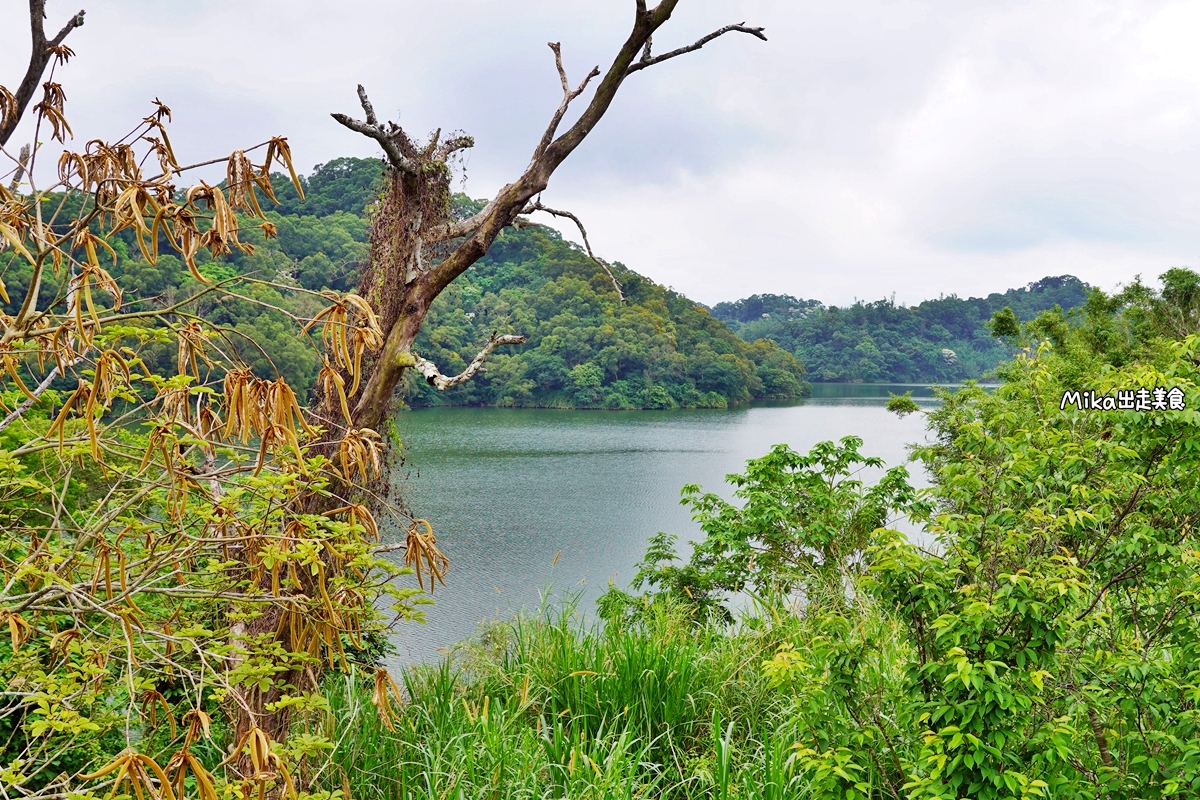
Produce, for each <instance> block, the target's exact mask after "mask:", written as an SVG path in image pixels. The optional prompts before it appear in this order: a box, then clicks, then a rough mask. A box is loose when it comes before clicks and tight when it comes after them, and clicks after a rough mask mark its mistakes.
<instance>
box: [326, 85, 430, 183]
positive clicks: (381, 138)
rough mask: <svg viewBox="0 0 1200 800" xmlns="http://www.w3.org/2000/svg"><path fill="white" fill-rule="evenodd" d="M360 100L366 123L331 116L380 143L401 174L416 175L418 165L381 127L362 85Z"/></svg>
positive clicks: (337, 115)
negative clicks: (365, 115) (401, 150)
mask: <svg viewBox="0 0 1200 800" xmlns="http://www.w3.org/2000/svg"><path fill="white" fill-rule="evenodd" d="M358 98H359V100H360V101H361V102H362V104H363V110H364V111H365V112H366V114H367V121H366V122H359V121H358V120H356V119H354V118H353V117H348V116H346V115H345V114H330V115H329V116H331V117H333V118H334V119H336V120H337V121H338V122H340V123H341V124H343V125H345V126H346V127H347V128H349V129H350V130H352V131H357V132H358V133H361V134H362V135H363V136H369V137H370V138H372V139H374V140H375V141H377V142H379V144H380V146H381V147H383V152H384V153H386V154H387V158H388V163H390V164H391V165H392V166H393V167H395V168H396V169H398V170H400V171H401V172H407V173H409V174H410V175H412V174H415V173H416V171H417V167H416V165H415V164H413V162H412V161H411V160H410V159H409V158H407V157H406V156H405V155H404V154H403V153H401V152H400V148H399V147H397V146H396V142H395V141H394V140H393V139H392V137H391V136H389V135H388V132H387V131H385V130H384V129H383V128H382V127H381V126H380V125H379V121H378V119H376V117H375V109H374V107H373V106H372V105H371V101H370V100H368V99H367V91H366V89H364V88H363V87H362V84H359V86H358Z"/></svg>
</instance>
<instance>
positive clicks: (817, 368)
mask: <svg viewBox="0 0 1200 800" xmlns="http://www.w3.org/2000/svg"><path fill="white" fill-rule="evenodd" d="M1088 291H1089V287H1088V285H1087V284H1086V283H1084V282H1083V281H1081V280H1079V279H1078V278H1075V277H1073V276H1071V275H1062V276H1059V277H1053V278H1050V277H1048V278H1043V279H1041V280H1040V281H1036V282H1034V283H1031V284H1029V285H1028V286H1025V287H1024V288H1021V289H1009V290H1008V291H1007V292H1004V293H1003V294H1001V293H999V292H996V293H993V294H990V295H988V296H987V297H971V298H968V299H962V298H959V297H956V296H954V295H951V296H949V297H943V298H940V299H938V300H926V301H925V302H923V303H921V304H920V305H916V306H912V307H906V306H898V305H896V304H895V302H894V301H892V300H879V301H877V302H874V303H864V302H862V301H861V300H860V301H859V302H857V303H855V304H854V305H852V306H849V307H846V308H839V307H838V306H825V305H822V304H821V303H820V302H818V301H816V300H798V299H797V298H795V297H791V296H789V295H777V294H762V295H754V296H753V297H748V298H746V299H744V300H738V301H736V302H732V303H718V304H717V305H716V306H714V307H713V309H712V313H713V316H714V317H716V318H718V319H720V320H723V321H724V322H726V323H727V324H729V325H730V327H732V328H733V329H734V330H735V331H737V333H738V335H739V336H741V337H742V338H744V339H745V340H746V341H749V342H754V341H761V340H763V339H767V340H770V341H773V342H776V343H778V344H779V345H780V346H781V347H783V348H784V349H786V350H787V351H788V352H791V353H794V354H795V356H796V358H798V359H799V360H800V361H802V362H803V363H804V365H805V366H806V367H807V369H808V375H809V378H810V379H811V380H816V381H868V382H870V381H883V382H897V383H925V382H929V383H953V382H957V381H961V380H963V379H966V378H981V377H983V376H984V375H985V374H987V373H988V372H990V371H991V370H993V369H995V368H996V366H997V365H998V364H999V363H1000V362H1001V361H1003V360H1005V359H1007V358H1009V357H1010V355H1011V354H1010V353H1009V351H1008V350H1007V349H1006V348H1005V346H1004V345H1003V344H1002V343H1001V342H999V341H997V340H996V339H995V338H993V337H992V336H991V334H990V332H989V331H988V329H987V327H986V325H985V323H987V321H988V320H990V319H991V317H992V314H994V313H995V312H997V311H1000V310H1001V309H1003V308H1004V307H1006V306H1007V307H1009V308H1011V309H1012V310H1013V311H1014V312H1015V313H1016V315H1017V317H1018V318H1019V319H1020V320H1022V321H1027V320H1030V319H1033V318H1034V317H1035V316H1037V315H1038V314H1039V313H1040V312H1042V311H1046V310H1048V309H1050V308H1053V307H1054V306H1055V305H1058V306H1061V307H1062V308H1063V309H1072V308H1075V307H1077V306H1080V305H1082V304H1083V303H1084V301H1085V300H1086V299H1087V295H1088Z"/></svg>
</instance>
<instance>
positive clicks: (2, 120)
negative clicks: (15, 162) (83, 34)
mask: <svg viewBox="0 0 1200 800" xmlns="http://www.w3.org/2000/svg"><path fill="white" fill-rule="evenodd" d="M83 13H84V12H82V11H80V12H79V13H78V14H76V15H75V16H73V17H71V19H70V20H68V22H67V24H66V25H64V26H63V27H62V29H61V30H59V32H58V33H57V34H55V36H54V38H53V39H47V38H46V28H45V21H46V0H29V28H30V33H31V34H32V38H33V49H32V50H31V51H30V53H29V67H28V69H26V70H25V77H24V78H23V79H22V80H21V85H20V86H18V87H17V93H16V94H15V95H9V96H7V97H6V96H3V95H0V147H3V146H4V145H6V144H8V140H9V138H10V137H11V136H12V135H13V131H15V130H16V129H17V123H18V122H20V120H21V117H22V116H23V115H24V113H25V108H26V107H27V106H28V105H29V101H30V100H32V99H33V93H34V92H35V91H37V88H38V83H39V82H41V80H42V74H43V73H44V72H45V71H46V66H47V65H48V64H49V63H50V59H51V58H52V57H53V56H54V48H56V47H59V46H61V45H62V43H63V42H64V41H65V40H66V38H67V34H69V33H70V32H71V31H73V30H75V29H76V28H78V27H80V26H81V25H83Z"/></svg>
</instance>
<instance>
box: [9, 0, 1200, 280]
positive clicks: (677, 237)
mask: <svg viewBox="0 0 1200 800" xmlns="http://www.w3.org/2000/svg"><path fill="white" fill-rule="evenodd" d="M80 2H83V3H84V4H85V5H84V7H85V8H86V10H87V17H86V19H87V23H86V25H85V26H84V27H83V28H81V29H79V30H77V31H75V32H73V33H72V34H71V36H70V39H69V44H70V45H71V47H72V48H73V49H74V50H75V52H76V54H77V58H76V59H73V60H72V61H71V63H70V64H69V65H68V66H67V67H66V68H64V69H62V70H61V71H60V72H59V74H58V76H57V80H59V81H60V82H61V83H62V84H63V85H64V87H65V89H66V92H67V99H68V104H67V116H68V119H69V120H70V122H71V125H72V127H73V128H74V130H75V134H76V136H77V139H76V143H77V145H78V146H82V144H83V143H84V142H86V141H87V140H88V139H91V138H94V137H100V138H110V137H112V138H116V137H119V136H120V135H122V134H123V133H125V132H126V131H127V130H128V129H129V128H130V127H131V126H132V123H133V122H135V121H136V120H137V119H140V118H141V117H142V116H144V115H145V114H146V113H148V110H149V107H150V101H151V100H153V98H155V97H159V98H161V99H162V100H163V101H164V102H166V103H167V104H168V105H169V106H170V107H171V108H172V110H173V111H174V123H173V125H172V127H171V131H172V140H173V142H174V144H175V147H176V151H177V152H178V153H179V154H180V158H181V159H187V160H189V161H198V160H202V159H204V158H210V157H216V156H220V155H224V154H226V153H228V152H229V151H230V150H232V149H234V148H237V147H246V146H249V145H251V144H256V143H258V142H260V141H262V140H264V139H266V138H268V137H269V136H271V135H285V136H287V137H288V139H289V140H290V142H291V144H292V148H293V152H294V153H295V155H296V158H297V161H298V166H299V167H301V168H302V169H303V170H304V171H308V170H309V169H310V168H311V167H312V166H313V165H315V164H318V163H321V162H324V161H328V160H329V159H332V158H336V157H338V156H342V155H356V156H370V155H374V154H375V153H376V150H375V148H374V147H373V146H372V145H373V143H372V142H370V141H368V140H366V139H364V138H362V137H360V136H358V135H356V134H353V133H351V132H349V131H347V130H345V129H343V128H341V126H339V125H338V124H337V123H335V122H334V121H333V120H331V119H330V118H329V112H331V111H343V112H348V113H352V114H355V113H357V114H358V115H361V111H360V110H359V108H358V106H357V100H356V97H355V93H354V87H355V85H356V84H357V83H359V82H361V83H363V84H365V85H366V87H367V89H368V91H369V92H370V94H371V97H372V100H373V101H374V103H375V106H376V108H377V109H378V110H379V112H380V113H381V115H382V114H384V113H385V112H386V113H387V115H388V116H390V117H392V118H396V117H397V116H398V118H399V121H400V122H401V123H402V124H403V125H404V126H405V127H406V129H408V130H409V131H410V132H412V133H414V134H419V135H421V136H424V135H426V134H427V133H428V132H429V131H431V130H432V129H434V128H436V127H442V128H444V129H446V130H451V129H462V130H464V131H466V132H468V133H470V134H472V135H473V136H475V138H476V147H475V149H474V150H473V151H472V152H471V154H470V158H469V162H468V165H467V171H466V182H465V190H466V191H467V192H468V193H469V194H471V195H472V196H475V197H483V196H487V195H490V194H491V193H492V192H494V191H495V189H497V188H498V187H499V186H501V185H502V184H503V183H505V182H507V181H509V180H512V179H513V178H514V177H516V176H517V175H518V174H519V173H520V171H521V170H522V168H523V167H524V165H525V164H526V163H527V161H528V159H529V155H530V152H531V150H532V148H533V146H534V144H535V143H536V141H537V139H538V137H539V136H540V132H541V130H542V129H543V128H544V126H545V122H546V120H547V119H548V118H549V115H550V114H551V112H552V111H553V109H554V107H555V106H556V105H557V103H558V100H559V93H560V89H559V86H558V79H557V77H556V75H555V72H554V69H553V60H552V55H551V53H550V51H549V50H548V49H547V47H546V42H548V41H561V42H562V46H563V54H564V61H565V63H566V66H567V69H568V71H569V73H570V75H571V76H572V80H578V79H579V78H580V77H582V76H583V75H584V74H585V73H586V72H587V70H588V69H590V68H591V67H592V66H594V65H597V64H599V65H600V66H601V68H602V69H603V68H604V67H606V66H607V65H608V63H609V61H610V60H611V58H612V56H613V54H615V52H616V49H617V48H618V47H619V45H620V43H621V42H622V41H623V40H624V38H625V36H626V35H627V34H628V27H629V25H630V23H631V19H632V10H633V6H634V3H633V0H628V2H626V1H625V0H525V1H524V2H521V3H513V2H503V1H500V0H492V1H491V2H488V1H487V0H440V1H439V2H428V1H426V2H411V1H410V0H339V1H338V2H315V1H314V0H290V2H283V0H236V1H234V0H187V2H181V1H180V0H71V4H70V5H67V4H65V2H64V0H49V2H48V6H49V15H50V19H49V21H48V23H47V28H48V29H51V30H57V29H58V28H59V27H60V25H61V24H62V23H63V22H64V21H65V19H66V18H67V17H68V16H69V15H70V14H71V13H72V12H74V11H75V10H76V9H77V5H76V4H77V3H80ZM27 8H28V6H27V5H26V3H24V2H22V1H21V0H0V84H3V85H6V86H8V87H9V88H10V89H15V88H16V85H17V83H19V81H20V76H21V75H22V74H23V72H24V66H25V63H26V59H27V57H28V46H29V45H28V33H27V22H26V20H25V17H24V15H25V14H26V13H27ZM743 20H745V21H746V22H747V23H748V24H753V25H763V26H765V27H766V29H767V35H768V36H769V38H770V41H769V42H766V43H764V42H761V41H758V40H757V39H753V38H751V37H748V36H744V35H740V34H730V35H728V36H726V37H723V38H721V39H718V40H717V41H714V42H712V43H710V44H709V45H708V46H706V47H705V48H704V49H703V50H702V51H700V52H697V53H693V54H691V55H688V56H685V57H682V58H679V59H675V60H673V61H670V62H667V63H664V64H662V65H659V66H657V67H655V68H653V69H650V70H645V71H643V72H641V73H638V74H636V75H634V76H633V77H632V78H630V79H629V81H628V82H627V83H626V85H625V86H624V87H623V88H622V90H621V93H620V95H619V96H618V98H617V101H616V103H615V105H614V107H613V108H612V109H611V110H610V112H609V114H608V116H607V117H606V118H605V119H604V121H603V122H602V123H601V125H600V126H599V128H598V129H597V130H596V131H594V132H593V134H592V135H591V136H590V137H589V139H588V140H587V141H586V142H585V143H584V144H583V146H582V147H580V149H579V150H577V151H576V152H575V153H574V154H573V155H572V156H571V158H570V159H569V160H568V162H567V163H566V164H565V165H564V166H563V167H562V168H560V169H559V171H558V172H557V174H556V175H555V176H554V178H553V180H552V181H551V184H550V188H549V190H548V191H547V193H546V195H545V197H544V201H545V202H546V203H547V205H553V206H557V207H561V208H569V209H571V210H573V211H575V212H576V213H578V214H579V215H580V216H581V217H582V219H583V220H584V222H585V224H586V225H587V227H588V233H589V237H590V238H591V241H592V245H593V247H594V248H595V249H596V250H597V252H598V253H599V254H600V255H602V256H604V257H607V258H609V259H614V260H619V261H621V262H623V263H625V264H626V265H627V266H629V267H631V268H632V269H634V270H637V271H638V272H641V273H643V274H645V275H648V276H650V277H651V278H653V279H654V280H656V281H658V282H660V283H663V284H666V285H669V286H673V287H675V288H676V289H678V290H680V291H682V292H684V293H685V294H688V295H689V296H691V297H693V298H694V299H696V300H699V301H702V302H706V303H715V302H718V301H720V300H729V299H736V298H738V297H744V296H747V295H750V294H753V293H756V292H774V293H787V294H792V295H796V296H799V297H803V298H816V299H818V300H821V301H824V302H826V303H837V304H843V303H849V302H852V301H853V300H854V298H860V299H863V298H865V299H868V300H873V299H879V298H882V297H885V296H888V295H891V294H892V293H893V292H894V293H895V295H896V299H897V301H903V302H907V303H915V302H917V301H920V300H922V299H925V298H928V297H937V296H938V295H939V294H940V293H946V294H950V293H952V292H954V293H958V294H959V295H963V296H966V295H979V294H986V293H988V292H992V291H1002V290H1004V289H1006V288H1009V287H1013V286H1020V285H1023V284H1025V283H1028V282H1029V281H1033V280H1037V279H1038V278H1041V277H1043V276H1046V275H1060V274H1066V273H1070V274H1074V275H1077V276H1079V277H1080V278H1082V279H1084V280H1086V281H1088V282H1090V283H1093V284H1096V285H1099V286H1101V287H1104V288H1107V289H1111V288H1114V287H1115V286H1116V285H1118V284H1119V283H1122V282H1128V281H1129V280H1131V279H1132V277H1133V276H1134V275H1135V274H1138V273H1141V274H1142V275H1143V276H1145V277H1146V278H1151V279H1152V278H1154V277H1155V276H1157V275H1158V274H1160V273H1161V272H1163V271H1165V270H1166V269H1168V268H1170V267H1173V266H1192V267H1195V266H1196V265H1197V263H1198V262H1200V259H1198V258H1197V256H1200V228H1198V226H1197V223H1198V222H1200V182H1198V180H1197V179H1198V178H1200V174H1198V173H1200V151H1198V149H1197V148H1198V142H1200V114H1198V110H1200V108H1198V106H1200V47H1197V44H1196V42H1197V40H1198V39H1200V3H1198V2H1186V3H1167V2H1150V0H1139V1H1138V2H1104V1H1103V0H1078V1H1077V0H1054V2H1048V1H1046V0H1043V2H1028V3H1021V2H1012V0H1008V1H1007V2H988V1H986V0H972V1H971V2H966V3H963V2H961V0H959V1H957V2H950V1H947V2H905V1H904V0H890V2H863V1H853V0H851V1H847V0H843V2H838V3H829V2H822V3H810V2H795V0H746V1H745V2H736V1H733V0H725V1H722V0H682V2H681V3H680V4H679V8H678V9H677V11H676V13H675V17H674V18H673V19H672V20H671V21H670V22H669V23H668V24H667V25H666V26H665V27H664V28H663V29H662V30H661V31H660V33H659V35H658V36H657V37H656V41H655V46H656V51H663V50H666V49H668V48H671V47H675V46H678V45H681V44H686V43H689V42H691V41H692V40H694V39H696V38H698V37H699V36H701V35H703V34H704V33H706V32H708V31H709V30H711V29H714V28H717V27H720V26H722V25H724V24H727V23H730V22H740V21H743ZM18 141H19V137H18V138H14V140H13V143H17V142H18ZM566 233H567V235H568V236H570V237H572V238H573V237H574V235H575V234H574V232H573V231H566Z"/></svg>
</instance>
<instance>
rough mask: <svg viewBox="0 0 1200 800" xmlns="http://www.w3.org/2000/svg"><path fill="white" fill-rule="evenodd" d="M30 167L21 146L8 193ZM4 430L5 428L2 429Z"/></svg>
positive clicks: (27, 153) (27, 149)
mask: <svg viewBox="0 0 1200 800" xmlns="http://www.w3.org/2000/svg"><path fill="white" fill-rule="evenodd" d="M28 166H29V145H27V144H23V145H21V154H20V155H19V156H17V171H16V172H14V173H13V179H12V183H10V184H9V185H8V193H9V194H16V191H17V187H18V186H20V185H21V179H22V178H24V177H25V169H26V167H28ZM0 430H3V428H0Z"/></svg>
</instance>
